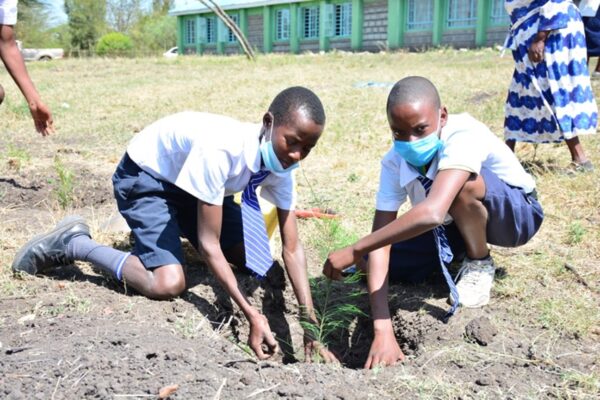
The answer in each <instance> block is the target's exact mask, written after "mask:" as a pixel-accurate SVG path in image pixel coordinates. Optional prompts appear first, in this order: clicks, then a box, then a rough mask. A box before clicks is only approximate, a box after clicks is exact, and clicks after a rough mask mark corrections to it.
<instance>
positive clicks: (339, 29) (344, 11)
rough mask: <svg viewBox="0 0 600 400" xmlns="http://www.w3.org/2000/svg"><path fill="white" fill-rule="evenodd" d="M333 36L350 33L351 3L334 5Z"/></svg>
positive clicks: (348, 34)
mask: <svg viewBox="0 0 600 400" xmlns="http://www.w3.org/2000/svg"><path fill="white" fill-rule="evenodd" d="M334 7H335V8H334V13H335V14H334V30H333V34H334V36H350V35H351V34H352V3H343V4H336V5H335V6H334Z"/></svg>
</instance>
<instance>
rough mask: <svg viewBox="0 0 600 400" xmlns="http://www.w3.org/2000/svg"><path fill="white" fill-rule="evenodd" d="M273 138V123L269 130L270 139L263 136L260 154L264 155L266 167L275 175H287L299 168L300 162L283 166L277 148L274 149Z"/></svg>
mask: <svg viewBox="0 0 600 400" xmlns="http://www.w3.org/2000/svg"><path fill="white" fill-rule="evenodd" d="M272 138H273V124H271V130H270V131H269V140H267V137H266V135H265V137H264V138H263V141H262V142H261V144H260V154H261V156H262V160H263V163H264V164H265V168H267V169H268V170H269V171H270V172H271V173H273V174H275V175H280V176H282V175H286V174H289V173H290V172H292V171H293V170H295V169H296V168H298V166H299V164H298V163H297V162H296V163H294V164H292V165H290V166H289V167H287V168H283V165H281V161H279V159H278V158H277V155H276V154H275V149H273V142H272V141H271V139H272Z"/></svg>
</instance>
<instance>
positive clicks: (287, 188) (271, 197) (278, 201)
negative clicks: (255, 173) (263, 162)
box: [260, 172, 296, 210]
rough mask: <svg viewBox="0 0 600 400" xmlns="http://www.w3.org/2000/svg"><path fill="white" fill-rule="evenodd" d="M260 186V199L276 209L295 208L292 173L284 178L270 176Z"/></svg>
mask: <svg viewBox="0 0 600 400" xmlns="http://www.w3.org/2000/svg"><path fill="white" fill-rule="evenodd" d="M260 186H261V190H260V197H262V198H263V199H265V200H267V201H269V202H271V203H273V204H275V206H276V207H277V208H279V209H281V210H293V209H295V208H296V190H295V187H296V177H295V174H294V173H293V172H292V173H290V174H287V175H285V176H277V175H274V174H270V175H269V176H268V177H267V178H266V179H265V180H264V181H263V183H262V184H261V185H260Z"/></svg>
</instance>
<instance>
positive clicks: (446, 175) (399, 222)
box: [323, 169, 471, 279]
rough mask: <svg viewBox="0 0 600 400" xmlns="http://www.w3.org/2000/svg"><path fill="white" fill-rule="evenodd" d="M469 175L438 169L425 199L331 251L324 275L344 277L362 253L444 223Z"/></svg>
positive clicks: (459, 171)
mask: <svg viewBox="0 0 600 400" xmlns="http://www.w3.org/2000/svg"><path fill="white" fill-rule="evenodd" d="M470 175H471V173H470V172H468V171H464V170H459V169H447V170H442V171H439V172H438V174H437V176H436V178H435V180H434V181H433V184H432V185H431V190H430V192H429V195H428V196H427V198H426V199H425V200H424V201H422V202H421V203H419V204H417V205H416V206H414V207H413V208H411V209H410V210H408V211H407V212H406V213H404V214H402V215H401V216H400V217H398V218H397V219H396V220H395V221H393V222H391V223H389V224H388V225H386V226H384V227H382V228H380V229H378V230H376V231H374V232H373V233H371V234H370V235H367V236H365V237H363V238H362V239H360V240H359V241H358V242H356V243H354V244H353V245H351V246H348V247H345V248H343V249H341V250H338V251H334V252H332V253H330V254H329V257H327V261H325V265H324V266H323V274H325V276H327V277H328V278H330V279H341V277H342V276H341V271H342V270H343V269H344V268H346V267H348V266H350V265H352V264H354V263H356V262H357V261H358V260H359V259H360V258H361V257H362V256H363V255H365V254H367V253H369V252H371V251H373V250H376V249H379V248H381V247H383V246H387V245H389V244H392V243H396V242H400V241H402V240H407V239H411V238H413V237H415V236H418V235H420V234H422V233H425V232H427V231H430V230H432V229H433V228H435V227H436V226H439V225H441V224H442V223H443V222H444V218H445V216H446V214H447V213H448V210H449V209H450V206H451V205H452V202H454V199H455V198H456V196H457V195H458V193H459V192H460V190H461V189H462V187H463V186H464V185H465V183H466V182H467V180H468V179H469V177H470Z"/></svg>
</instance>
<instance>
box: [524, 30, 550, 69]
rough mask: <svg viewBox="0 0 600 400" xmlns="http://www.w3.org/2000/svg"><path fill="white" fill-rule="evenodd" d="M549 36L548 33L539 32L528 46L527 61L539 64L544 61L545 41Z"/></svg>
mask: <svg viewBox="0 0 600 400" xmlns="http://www.w3.org/2000/svg"><path fill="white" fill-rule="evenodd" d="M549 35H550V31H539V32H538V33H537V35H535V38H534V39H533V42H531V45H530V46H529V50H527V53H528V55H529V59H530V60H531V61H532V62H540V61H542V60H543V59H544V50H545V48H546V39H547V38H548V36H549Z"/></svg>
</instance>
